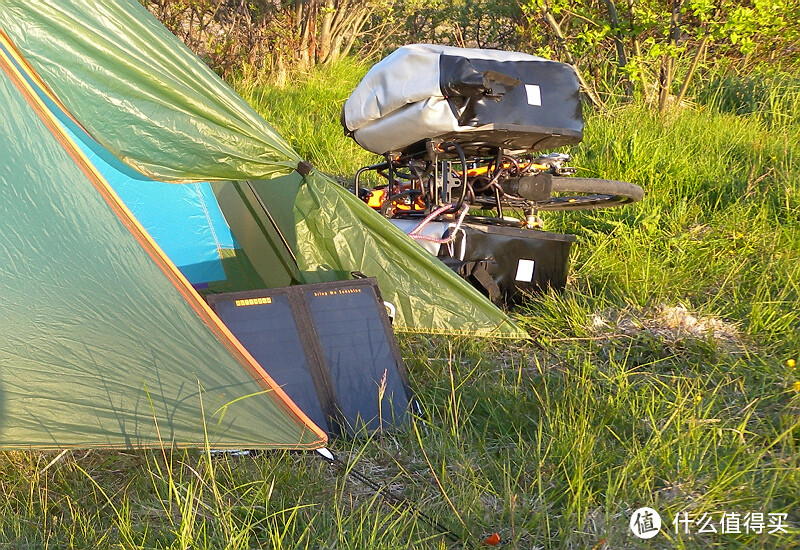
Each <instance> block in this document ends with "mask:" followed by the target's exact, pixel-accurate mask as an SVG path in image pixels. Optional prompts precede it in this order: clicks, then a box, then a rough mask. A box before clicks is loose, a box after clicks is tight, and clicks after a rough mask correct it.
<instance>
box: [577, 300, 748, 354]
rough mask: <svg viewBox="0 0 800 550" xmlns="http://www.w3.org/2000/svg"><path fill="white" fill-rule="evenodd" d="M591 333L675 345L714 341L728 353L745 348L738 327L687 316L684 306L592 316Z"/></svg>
mask: <svg viewBox="0 0 800 550" xmlns="http://www.w3.org/2000/svg"><path fill="white" fill-rule="evenodd" d="M589 320H590V323H591V327H590V328H591V331H592V332H597V333H604V334H609V335H611V334H616V335H623V336H631V337H633V336H638V335H641V333H642V332H647V333H649V334H651V335H653V336H657V337H659V338H663V339H664V340H665V341H666V342H677V341H679V340H686V339H687V338H694V339H699V340H707V339H709V338H711V339H713V340H715V341H716V342H717V343H718V344H719V345H721V346H722V347H724V348H728V349H741V348H742V347H744V343H743V340H742V335H741V333H740V331H739V329H738V327H737V326H736V325H735V324H733V323H729V322H727V321H723V320H722V319H717V318H715V317H706V316H702V315H699V314H696V313H692V312H690V311H689V310H688V309H687V308H686V306H684V305H677V306H668V305H664V304H662V305H659V306H657V307H654V308H647V309H642V308H625V309H623V310H614V311H605V312H602V313H599V314H597V313H596V314H592V316H591V317H590V319H589Z"/></svg>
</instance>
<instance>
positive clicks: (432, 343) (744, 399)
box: [0, 61, 800, 550]
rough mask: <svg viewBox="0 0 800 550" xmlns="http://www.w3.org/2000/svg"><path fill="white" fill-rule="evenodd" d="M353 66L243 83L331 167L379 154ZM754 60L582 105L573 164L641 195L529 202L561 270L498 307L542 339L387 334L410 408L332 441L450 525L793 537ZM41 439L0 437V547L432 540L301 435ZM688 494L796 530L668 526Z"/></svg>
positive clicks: (513, 542)
mask: <svg viewBox="0 0 800 550" xmlns="http://www.w3.org/2000/svg"><path fill="white" fill-rule="evenodd" d="M364 70H365V68H364V67H362V66H360V65H358V64H357V63H354V62H352V61H348V62H346V63H343V64H341V65H338V66H336V67H333V68H330V69H326V70H324V71H320V72H318V73H315V74H313V75H311V76H308V77H304V78H302V79H298V80H297V81H296V82H293V83H292V84H291V86H289V87H287V88H286V89H282V90H279V89H274V88H270V87H268V86H264V85H256V84H253V83H248V82H239V83H237V84H236V86H237V88H238V90H239V91H240V92H242V93H243V95H244V96H245V97H246V98H247V99H248V100H250V101H251V102H252V103H254V104H255V105H256V106H257V108H258V109H259V110H260V111H261V112H262V114H264V115H265V116H266V117H267V119H268V120H270V121H272V122H273V123H274V124H275V125H276V126H277V127H278V129H279V130H280V131H281V133H282V134H283V135H284V136H286V137H287V139H288V140H289V141H290V142H291V143H292V145H293V146H295V147H296V148H297V149H298V150H299V151H301V153H302V154H303V155H304V156H306V157H307V158H309V159H310V160H311V161H312V162H313V163H314V164H315V165H316V166H318V167H319V168H320V169H322V170H325V171H327V172H329V173H332V174H334V175H335V176H337V177H339V178H340V179H341V180H342V181H346V180H347V179H348V178H349V177H352V174H353V173H354V171H355V170H356V169H357V168H358V167H359V166H361V165H362V164H365V163H370V162H373V161H374V160H375V157H374V156H371V155H369V154H367V153H365V152H364V151H362V150H360V149H359V148H358V147H357V146H355V145H354V144H353V143H351V140H349V139H347V138H345V137H344V136H343V135H342V132H341V129H340V127H339V124H338V115H339V110H340V108H341V104H342V102H343V101H344V99H345V98H346V97H347V95H348V93H349V90H351V89H352V87H353V86H354V85H355V84H356V83H357V82H358V80H359V78H360V77H361V76H362V75H363V73H364ZM748 82H750V83H748ZM748 82H745V83H744V84H742V83H741V82H739V81H733V80H728V81H723V82H722V88H716V89H715V90H711V91H709V92H707V93H706V94H705V95H704V96H702V97H700V99H702V100H703V102H702V103H698V104H697V106H696V108H693V109H684V110H681V111H675V112H671V113H668V114H667V115H666V116H664V117H658V116H656V115H654V114H652V113H651V112H649V111H647V110H645V109H644V108H641V107H638V106H625V107H619V108H617V109H616V110H614V111H612V112H610V113H607V114H602V115H599V114H598V115H593V116H592V117H590V118H589V120H588V122H587V128H586V139H585V141H584V142H583V143H582V144H581V145H580V146H578V147H575V148H574V149H573V151H572V153H573V155H574V157H575V162H574V165H575V166H578V167H579V168H580V169H581V170H580V174H581V175H586V176H600V177H607V178H614V179H623V180H629V181H633V182H636V183H638V184H640V185H642V186H643V187H644V188H645V191H646V193H647V195H646V198H645V200H644V201H642V202H641V203H640V204H638V205H635V206H632V207H626V208H618V209H611V210H608V211H592V212H586V213H568V214H567V213H565V214H550V215H549V216H548V217H547V218H546V220H545V221H546V224H547V228H548V229H550V230H553V231H564V232H569V233H575V234H577V235H578V236H579V240H578V243H577V244H576V245H575V247H574V248H573V250H574V253H573V256H572V271H571V276H570V280H569V282H568V285H567V289H566V291H565V292H564V293H563V294H556V293H551V294H547V295H544V296H538V297H531V298H530V299H528V300H527V301H526V302H525V303H524V304H523V305H522V306H520V307H519V308H518V309H517V310H515V311H514V312H513V314H514V316H515V317H516V318H517V320H518V321H519V323H520V324H521V325H522V326H524V327H525V328H527V329H528V330H530V332H531V333H532V334H534V335H536V337H537V338H538V340H539V341H540V342H541V344H542V347H543V348H544V349H540V348H539V347H537V346H536V345H533V344H525V345H520V344H502V345H501V344H497V343H494V342H490V341H484V340H469V339H445V338H427V337H404V338H403V339H402V340H401V347H402V350H403V353H404V356H405V359H406V362H407V365H408V368H409V370H410V374H411V379H412V387H413V388H414V390H415V391H416V392H417V394H418V396H419V398H420V400H421V402H422V404H423V407H424V409H425V412H426V417H425V419H424V420H418V421H417V422H416V423H415V424H414V425H413V426H412V427H410V428H409V429H408V430H407V431H405V432H402V433H398V434H393V435H384V436H383V437H376V438H375V439H373V440H370V441H357V442H344V441H338V442H334V444H333V449H334V451H337V452H338V453H339V454H340V456H342V457H344V458H347V459H349V460H351V461H354V462H355V468H356V469H358V470H359V471H361V472H364V473H366V474H368V475H370V476H371V477H373V478H375V479H376V480H379V481H381V482H382V483H386V484H390V486H391V488H392V489H393V490H394V491H397V492H401V493H402V494H404V495H405V496H406V497H407V498H408V499H409V500H410V501H411V502H414V503H415V505H416V506H418V507H419V508H420V509H421V510H422V511H423V512H425V513H426V514H428V515H430V516H432V517H433V518H435V519H436V520H437V521H439V522H440V523H442V524H445V525H448V526H450V527H451V528H452V529H453V530H454V532H456V533H457V534H458V535H459V536H460V537H462V538H463V539H464V540H466V541H469V542H470V544H469V545H468V546H467V547H477V545H476V544H475V542H476V541H478V540H480V539H481V537H482V536H485V535H488V534H489V533H491V532H493V531H498V532H499V533H500V534H501V536H502V538H503V539H505V540H506V541H508V542H507V544H506V545H505V546H503V547H504V548H521V549H530V548H569V549H573V548H575V549H577V548H585V549H601V548H605V549H619V548H687V549H690V548H775V549H778V548H800V455H799V453H798V451H799V450H800V449H799V447H800V391H798V390H797V389H796V388H795V386H794V385H795V383H797V382H798V381H800V370H798V369H797V368H796V367H795V368H791V367H790V366H789V365H788V364H787V360H788V359H792V358H794V359H796V360H798V361H800V313H798V311H800V164H798V158H800V130H798V128H800V125H799V124H798V123H799V122H800V119H798V114H799V113H798V108H797V97H798V95H797V88H796V84H793V83H792V81H783V83H782V84H781V85H782V86H783V88H778V89H774V88H773V89H772V90H770V89H769V88H763V87H760V88H758V89H759V90H762V91H761V92H759V93H761V96H758V94H756V93H755V92H754V93H752V94H750V96H752V98H753V101H752V104H750V106H749V107H747V108H737V107H736V106H735V105H733V104H732V103H731V100H730V98H736V97H740V96H741V95H742V94H745V92H747V90H749V89H750V88H748V87H747V86H750V85H751V84H752V82H755V80H753V81H748ZM764 89H766V90H767V91H766V92H764V91H763V90H764ZM743 90H744V91H743ZM747 93H749V92H747ZM750 96H748V97H750ZM759 97H760V99H758V98H759ZM726 98H727V99H726ZM54 458H56V455H54V454H42V453H18V452H14V453H4V454H3V455H2V456H1V457H0V487H2V491H0V547H3V548H4V547H8V548H18V547H30V548H61V547H70V546H72V547H78V548H88V547H122V548H237V549H238V548H255V547H262V548H276V549H284V548H285V549H295V548H326V549H334V548H335V549H337V550H338V549H383V548H386V549H389V548H392V549H394V548H444V547H446V544H445V543H446V539H443V538H442V537H441V536H437V533H436V530H435V529H433V528H432V527H431V526H430V525H429V524H428V523H426V521H425V520H424V519H423V518H421V517H419V516H418V515H416V514H415V513H414V512H413V511H411V510H408V509H396V508H393V507H391V506H389V505H388V504H386V503H385V502H384V501H383V500H382V499H380V498H376V497H375V495H374V494H373V493H372V492H371V491H369V490H368V489H366V488H365V487H363V486H362V485H359V484H358V483H355V482H353V481H351V480H348V479H346V478H344V477H343V476H342V475H341V473H339V472H337V471H336V470H334V469H332V468H331V467H329V466H328V465H326V464H325V463H324V462H323V461H322V460H320V459H319V458H316V457H315V456H314V455H311V454H303V453H289V452H275V453H264V454H261V455H258V456H255V457H231V456H223V457H216V458H214V457H211V456H210V455H208V454H207V453H204V452H202V451H194V452H185V453H184V452H175V453H164V454H162V453H159V452H133V453H106V452H96V451H93V452H88V453H77V452H70V453H68V454H66V455H64V456H61V457H60V458H59V460H57V461H55V462H54V463H53V464H52V465H50V466H49V467H47V466H48V464H49V463H50V462H51V461H52V460H53V459H54ZM645 505H647V506H651V507H653V508H655V509H656V510H658V511H659V512H660V513H661V515H662V518H663V520H664V522H665V528H664V530H662V534H660V535H658V536H657V537H656V538H655V539H652V541H650V542H641V541H638V540H637V539H635V538H633V537H632V536H631V534H630V531H629V530H628V521H629V519H630V516H631V513H632V512H633V510H635V509H636V508H638V507H640V506H645ZM683 511H686V512H689V513H690V514H691V516H692V518H699V517H700V516H701V515H702V514H703V513H709V514H712V515H713V516H714V518H715V520H717V521H719V519H720V515H721V514H722V513H723V512H739V513H742V514H744V513H746V512H759V511H763V512H785V513H788V523H789V525H790V528H789V533H788V534H781V535H777V534H774V535H768V534H766V533H762V534H749V535H747V534H739V535H735V534H730V535H723V534H716V535H714V534H697V533H696V531H697V527H696V526H695V527H693V528H692V531H693V532H694V534H693V535H690V536H685V535H680V536H678V535H676V534H675V531H674V528H673V527H672V524H671V521H672V519H673V517H675V515H676V514H677V513H678V512H683ZM717 527H719V525H718V524H717Z"/></svg>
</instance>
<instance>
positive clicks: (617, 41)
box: [603, 0, 633, 100]
mask: <svg viewBox="0 0 800 550" xmlns="http://www.w3.org/2000/svg"><path fill="white" fill-rule="evenodd" d="M603 3H604V4H605V5H606V9H607V10H608V20H609V21H610V22H611V28H612V29H614V46H615V47H616V50H617V67H618V69H619V72H620V75H621V78H622V86H623V89H624V90H625V99H627V100H631V99H633V83H632V82H631V81H630V79H629V78H628V76H627V75H626V74H625V72H624V69H625V66H626V65H627V64H628V56H627V55H626V54H625V44H624V43H623V42H622V31H621V29H620V25H619V15H618V14H617V6H615V5H614V0H603Z"/></svg>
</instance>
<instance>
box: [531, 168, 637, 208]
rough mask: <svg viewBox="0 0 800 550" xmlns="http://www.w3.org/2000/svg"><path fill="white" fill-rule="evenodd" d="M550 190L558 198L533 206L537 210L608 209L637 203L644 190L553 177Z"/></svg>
mask: <svg viewBox="0 0 800 550" xmlns="http://www.w3.org/2000/svg"><path fill="white" fill-rule="evenodd" d="M551 191H552V192H553V193H560V194H561V195H559V196H555V197H550V198H549V199H546V200H543V201H539V202H537V203H535V204H536V208H537V210H539V211H546V210H547V211H554V210H590V209H592V208H609V207H612V206H622V205H623V204H630V203H633V202H637V201H640V200H642V197H644V190H643V189H642V188H641V187H639V186H638V185H636V184H635V183H629V182H627V181H615V180H604V179H599V178H572V177H560V176H554V177H553V185H552V190H551Z"/></svg>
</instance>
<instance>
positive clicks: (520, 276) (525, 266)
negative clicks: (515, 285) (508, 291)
mask: <svg viewBox="0 0 800 550" xmlns="http://www.w3.org/2000/svg"><path fill="white" fill-rule="evenodd" d="M534 264H535V262H534V261H533V260H520V261H519V262H517V275H516V276H515V277H514V280H516V281H523V282H525V283H530V282H531V281H533V267H534Z"/></svg>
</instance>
